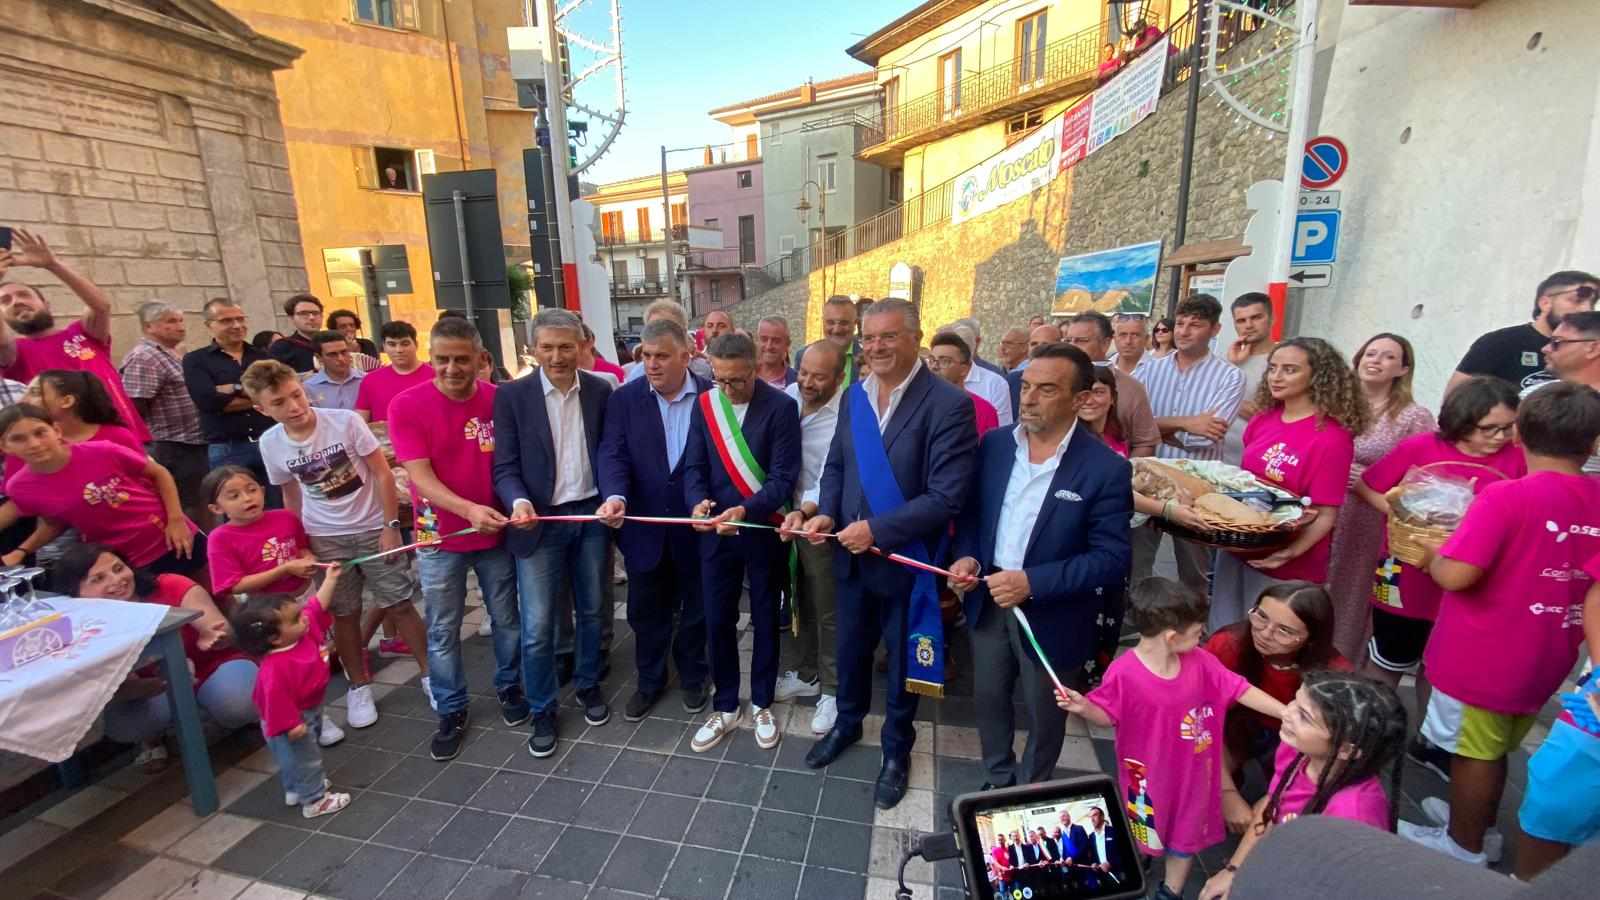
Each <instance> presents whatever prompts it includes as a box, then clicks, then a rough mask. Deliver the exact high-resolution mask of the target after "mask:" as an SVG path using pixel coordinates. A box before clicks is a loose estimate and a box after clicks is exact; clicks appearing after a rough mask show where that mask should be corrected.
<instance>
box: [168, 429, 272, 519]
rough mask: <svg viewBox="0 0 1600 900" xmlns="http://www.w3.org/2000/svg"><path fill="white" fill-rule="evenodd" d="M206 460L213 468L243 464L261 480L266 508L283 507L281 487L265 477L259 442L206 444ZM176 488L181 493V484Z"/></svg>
mask: <svg viewBox="0 0 1600 900" xmlns="http://www.w3.org/2000/svg"><path fill="white" fill-rule="evenodd" d="M206 461H207V462H209V463H210V464H211V468H213V469H215V468H217V467H218V466H244V467H245V468H246V469H249V470H250V471H251V472H253V473H255V476H256V480H257V481H259V482H261V487H262V488H263V489H265V490H266V492H267V508H268V509H282V508H283V488H281V487H278V486H277V485H275V484H273V483H272V480H271V479H269V478H268V477H267V464H266V463H265V462H263V461H262V459H261V445H260V444H258V443H256V442H255V441H246V440H238V441H226V442H224V443H214V444H208V445H207V446H206ZM178 489H179V492H180V493H182V489H183V485H181V484H180V485H178Z"/></svg>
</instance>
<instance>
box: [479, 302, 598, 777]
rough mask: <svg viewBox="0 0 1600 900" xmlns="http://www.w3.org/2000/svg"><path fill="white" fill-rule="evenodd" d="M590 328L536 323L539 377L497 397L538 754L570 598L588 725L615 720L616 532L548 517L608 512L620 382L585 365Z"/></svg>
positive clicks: (500, 480)
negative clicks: (611, 692) (611, 642)
mask: <svg viewBox="0 0 1600 900" xmlns="http://www.w3.org/2000/svg"><path fill="white" fill-rule="evenodd" d="M584 345H585V337H584V330H583V322H582V321H580V320H579V319H578V317H577V316H575V315H573V314H572V313H571V312H568V311H567V310H564V309H542V310H540V311H539V313H538V315H536V316H534V317H533V355H534V358H535V359H536V360H537V361H538V363H539V369H538V371H537V372H535V373H534V374H530V375H527V376H524V377H522V378H518V379H516V380H514V381H510V382H507V383H506V384H503V385H501V386H500V388H499V390H498V391H496V392H495V397H494V433H495V443H494V488H495V494H496V495H498V496H499V498H500V502H501V503H502V504H504V505H505V507H506V508H507V509H509V510H510V511H511V524H512V527H511V528H510V529H508V530H507V531H506V549H507V550H508V551H510V553H511V555H512V556H513V557H515V559H516V564H517V590H518V595H519V604H518V612H519V616H520V619H521V622H522V683H523V688H524V690H526V691H527V695H528V705H529V706H530V707H531V708H532V710H533V735H532V736H531V737H530V738H529V741H528V752H529V753H530V754H532V755H533V757H534V758H535V759H543V758H545V757H547V756H550V755H551V754H552V753H554V752H555V751H556V743H557V737H558V735H557V733H556V707H557V702H558V691H559V682H558V679H557V676H556V651H557V645H558V643H559V640H558V633H559V631H560V624H559V623H560V620H561V619H564V618H565V617H566V615H567V613H566V611H565V608H564V604H563V603H562V602H561V600H562V594H563V593H564V591H565V590H567V589H568V588H570V590H571V591H572V608H573V611H574V613H575V614H576V616H575V618H576V622H577V628H576V632H575V640H574V644H575V649H576V656H575V667H574V669H573V684H574V687H575V688H576V690H577V697H578V702H579V703H580V704H581V705H582V706H583V710H584V720H585V721H586V722H588V723H589V725H591V726H594V727H599V726H601V725H604V724H605V723H606V722H607V721H609V720H610V718H611V710H610V707H609V706H608V705H607V704H606V699H605V695H604V694H603V693H602V691H601V689H600V666H601V652H600V630H601V629H600V618H601V609H602V601H603V599H604V581H605V572H606V551H607V549H608V547H609V545H610V543H611V534H610V532H609V531H608V530H607V529H606V527H605V526H604V525H602V524H601V523H599V522H546V523H541V522H540V521H539V517H541V516H588V515H593V514H594V512H595V510H596V509H597V508H598V507H599V506H600V494H599V489H598V488H597V486H596V485H597V482H596V478H595V472H596V471H598V470H599V468H600V467H599V456H598V454H599V450H600V437H601V432H602V429H603V428H604V421H605V410H606V404H607V403H608V402H610V399H611V385H610V384H609V383H608V382H607V381H606V380H605V379H604V378H601V377H600V376H599V375H595V374H593V373H590V372H585V371H583V370H582V369H581V368H579V362H580V359H581V354H582V350H583V347H584Z"/></svg>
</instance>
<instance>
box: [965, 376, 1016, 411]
mask: <svg viewBox="0 0 1600 900" xmlns="http://www.w3.org/2000/svg"><path fill="white" fill-rule="evenodd" d="M965 386H966V389H967V390H968V391H969V392H971V393H974V394H977V395H978V396H979V397H982V398H983V399H985V400H987V401H989V405H990V406H993V407H994V411H995V414H996V415H998V416H999V417H1000V425H1001V427H1004V426H1006V425H1010V424H1011V423H1012V422H1014V421H1016V416H1014V415H1012V410H1011V385H1010V384H1009V383H1007V382H1006V377H1005V376H1004V375H998V374H996V373H994V372H991V371H990V370H988V369H985V368H983V367H982V366H980V365H978V364H976V363H974V364H973V366H972V371H970V372H968V373H967V381H966V385H965Z"/></svg>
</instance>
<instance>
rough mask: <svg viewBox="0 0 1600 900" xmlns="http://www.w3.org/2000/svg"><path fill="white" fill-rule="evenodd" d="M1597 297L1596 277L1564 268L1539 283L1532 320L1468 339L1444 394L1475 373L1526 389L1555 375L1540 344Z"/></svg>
mask: <svg viewBox="0 0 1600 900" xmlns="http://www.w3.org/2000/svg"><path fill="white" fill-rule="evenodd" d="M1596 295H1600V277H1596V276H1594V275H1591V274H1589V273H1588V272H1579V271H1575V270H1566V271H1561V272H1556V273H1554V274H1552V275H1550V276H1549V277H1548V278H1546V279H1545V280H1544V281H1541V282H1539V289H1538V290H1537V291H1535V292H1534V301H1533V320H1532V321H1530V322H1524V323H1523V324H1521V325H1512V326H1510V327H1507V328H1500V329H1497V330H1495V331H1491V332H1489V333H1488V334H1485V335H1483V336H1482V337H1480V338H1478V339H1477V340H1476V341H1473V342H1472V347H1471V348H1470V349H1469V350H1467V355H1466V356H1463V357H1462V358H1461V363H1460V365H1458V366H1456V370H1455V372H1454V373H1453V374H1452V375H1451V376H1450V383H1449V384H1447V385H1445V393H1446V394H1448V393H1450V391H1451V390H1452V389H1454V388H1455V386H1456V385H1458V384H1460V383H1461V382H1463V381H1466V380H1467V379H1468V378H1471V377H1472V376H1474V375H1493V376H1495V377H1496V378H1501V379H1504V380H1506V381H1509V382H1511V383H1512V384H1514V385H1517V387H1518V389H1519V390H1523V389H1527V388H1529V387H1532V386H1534V385H1537V384H1540V383H1542V382H1546V381H1554V380H1556V379H1557V378H1558V377H1562V376H1559V375H1557V374H1556V373H1554V372H1553V371H1551V370H1547V369H1546V368H1545V365H1546V361H1545V359H1544V355H1543V351H1544V349H1545V343H1546V342H1547V341H1549V340H1550V338H1551V337H1552V336H1553V335H1554V334H1555V331H1556V328H1557V326H1559V325H1560V324H1561V321H1562V319H1564V318H1566V317H1567V316H1569V315H1572V314H1574V313H1580V312H1587V311H1589V310H1592V309H1594V303H1595V297H1596Z"/></svg>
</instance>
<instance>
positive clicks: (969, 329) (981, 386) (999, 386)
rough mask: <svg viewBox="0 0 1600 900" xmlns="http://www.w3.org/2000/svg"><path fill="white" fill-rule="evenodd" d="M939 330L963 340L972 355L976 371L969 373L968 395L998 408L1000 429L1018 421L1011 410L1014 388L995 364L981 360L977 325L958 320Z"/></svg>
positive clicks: (967, 380) (967, 381)
mask: <svg viewBox="0 0 1600 900" xmlns="http://www.w3.org/2000/svg"><path fill="white" fill-rule="evenodd" d="M939 330H940V331H948V332H950V333H952V334H954V335H956V336H957V337H959V338H961V340H962V341H963V342H965V343H966V345H967V349H968V350H969V351H970V352H971V353H972V368H971V369H969V370H968V371H967V377H966V382H965V387H966V389H967V391H968V392H969V393H972V394H976V395H978V396H979V397H982V398H983V399H985V400H987V401H989V405H990V406H993V407H994V411H995V414H996V415H997V416H999V418H1000V427H1002V428H1004V427H1006V426H1008V425H1010V424H1011V423H1012V422H1013V421H1015V419H1016V416H1015V415H1014V414H1013V409H1012V406H1011V386H1010V385H1009V384H1008V383H1006V376H1005V373H1004V372H1000V371H998V370H997V369H996V368H995V366H994V365H993V364H992V363H986V362H984V361H983V360H982V359H980V358H979V357H978V341H979V340H980V338H979V337H978V329H977V326H976V324H975V323H974V322H973V321H972V320H971V319H957V320H956V321H954V322H952V323H950V324H949V325H946V326H945V327H943V328H941V329H939Z"/></svg>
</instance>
